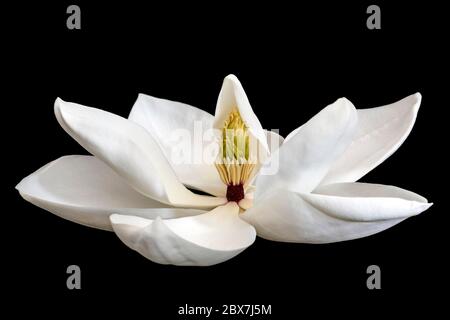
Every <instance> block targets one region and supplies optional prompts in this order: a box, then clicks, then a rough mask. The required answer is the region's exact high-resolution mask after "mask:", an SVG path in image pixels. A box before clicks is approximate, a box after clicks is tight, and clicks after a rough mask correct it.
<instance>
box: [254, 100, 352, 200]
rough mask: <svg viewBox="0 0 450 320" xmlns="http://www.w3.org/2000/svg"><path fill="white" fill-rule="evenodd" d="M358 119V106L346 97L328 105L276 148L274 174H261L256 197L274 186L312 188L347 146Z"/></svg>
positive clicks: (305, 190) (273, 157)
mask: <svg viewBox="0 0 450 320" xmlns="http://www.w3.org/2000/svg"><path fill="white" fill-rule="evenodd" d="M356 123H357V116H356V109H355V107H354V106H353V105H352V103H351V102H350V101H348V100H347V99H345V98H341V99H338V100H337V101H336V102H335V103H333V104H331V105H329V106H327V107H326V108H324V109H323V110H322V111H320V112H319V113H318V114H317V115H315V116H314V117H313V118H311V120H309V121H308V122H307V123H306V124H304V125H303V126H302V127H301V128H300V129H299V130H297V132H296V134H295V136H293V137H291V138H290V139H289V140H288V141H287V142H286V140H285V142H284V143H283V145H282V146H281V148H280V149H279V150H277V151H275V152H274V153H273V154H272V155H271V158H270V162H269V164H273V162H274V161H278V170H276V173H275V174H271V175H260V176H258V179H257V181H256V193H255V199H258V198H259V197H261V195H262V194H263V193H265V192H267V191H268V190H271V189H275V188H282V189H288V190H291V191H296V192H310V191H312V190H314V188H315V187H316V186H317V185H318V184H319V183H320V181H321V180H322V179H323V177H324V176H325V175H326V173H327V172H328V170H329V168H330V166H331V165H332V163H333V161H334V160H335V159H336V158H337V157H338V156H339V155H340V154H341V153H342V152H343V151H344V150H345V148H347V146H348V144H349V143H350V141H351V139H352V136H353V134H354V131H355V128H356Z"/></svg>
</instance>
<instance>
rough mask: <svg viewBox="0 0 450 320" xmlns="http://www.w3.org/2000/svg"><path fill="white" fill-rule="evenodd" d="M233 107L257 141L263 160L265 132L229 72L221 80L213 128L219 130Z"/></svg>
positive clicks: (240, 88) (242, 90)
mask: <svg viewBox="0 0 450 320" xmlns="http://www.w3.org/2000/svg"><path fill="white" fill-rule="evenodd" d="M234 108H236V109H237V110H238V111H239V114H240V116H241V117H242V120H244V122H245V124H246V125H247V126H248V127H249V131H250V133H251V135H252V136H253V137H254V138H256V140H257V141H258V144H259V146H258V147H261V148H262V149H259V148H258V152H259V156H260V157H263V158H262V160H264V159H265V157H266V156H267V153H268V152H269V147H268V146H267V138H266V134H265V132H264V130H263V128H262V126H261V123H260V122H259V120H258V118H257V117H256V115H255V113H254V112H253V109H252V107H251V105H250V102H249V101H248V98H247V95H246V94H245V91H244V88H242V85H241V83H240V82H239V80H238V79H237V78H236V76H235V75H232V74H230V75H228V76H227V77H225V79H224V80H223V85H222V89H221V90H220V94H219V98H218V100H217V106H216V113H215V116H214V128H216V129H219V130H221V129H222V127H223V124H224V122H225V120H226V119H227V118H228V116H229V114H230V113H231V111H233V109H234Z"/></svg>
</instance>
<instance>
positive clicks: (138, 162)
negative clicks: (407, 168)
mask: <svg viewBox="0 0 450 320" xmlns="http://www.w3.org/2000/svg"><path fill="white" fill-rule="evenodd" d="M420 100H421V96H420V94H419V93H417V94H414V95H411V96H409V97H406V98H404V99H402V100H400V101H398V102H396V103H393V104H390V105H386V106H382V107H378V108H372V109H362V110H356V109H355V107H354V106H353V105H352V103H351V102H350V101H349V100H347V99H345V98H341V99H338V100H337V101H336V102H334V103H333V104H331V105H329V106H327V107H325V108H324V109H323V110H322V111H320V112H319V113H318V114H317V115H316V116H314V117H313V118H312V119H311V120H309V121H308V122H307V123H305V124H304V125H303V126H301V127H299V128H297V129H296V130H294V131H293V132H291V133H290V134H289V135H288V136H287V137H286V139H284V141H283V138H282V137H280V136H278V135H277V134H275V133H272V132H268V131H265V130H263V128H262V126H261V124H260V122H259V120H258V118H257V117H256V115H255V114H254V112H253V110H252V108H251V106H250V103H249V101H248V99H247V96H246V94H245V92H244V90H243V88H242V86H241V84H240V82H239V81H238V79H237V78H236V77H235V76H233V75H230V76H227V77H226V78H225V80H224V82H223V86H222V89H221V92H220V94H219V98H218V102H217V106H216V111H215V115H214V116H212V115H210V114H209V113H207V112H205V111H202V110H200V109H197V108H194V107H192V106H189V105H186V104H182V103H179V102H173V101H169V100H163V99H158V98H154V97H151V96H147V95H143V94H140V95H139V97H138V99H137V101H136V103H135V105H134V106H133V109H132V110H131V113H130V116H129V117H128V119H124V118H122V117H119V116H117V115H114V114H111V113H108V112H106V111H102V110H99V109H94V108H89V107H85V106H82V105H79V104H75V103H71V102H65V101H63V100H61V99H59V98H58V99H56V102H55V114H56V118H57V120H58V122H59V123H60V125H61V126H62V127H63V129H64V130H65V131H66V132H67V133H68V134H69V135H70V136H72V138H74V139H75V140H76V141H77V142H78V143H80V145H82V146H83V147H84V148H85V149H86V150H87V151H89V152H90V153H91V154H92V155H93V156H82V155H71V156H65V157H62V158H59V159H57V160H55V161H53V162H51V163H49V164H47V165H45V166H44V167H42V168H41V169H39V170H38V171H36V172H34V173H33V174H31V175H29V176H28V177H26V178H24V179H23V180H22V181H21V182H20V183H19V184H18V185H17V187H16V188H17V190H18V191H19V192H20V194H21V195H22V197H23V198H24V199H25V200H27V201H29V202H31V203H33V204H35V205H37V206H39V207H41V208H43V209H46V210H48V211H50V212H52V213H54V214H56V215H58V216H61V217H63V218H65V219H68V220H71V221H74V222H77V223H80V224H83V225H87V226H90V227H95V228H99V229H105V230H111V231H114V232H115V233H116V234H117V236H118V237H119V238H120V239H121V240H122V241H123V242H124V243H125V244H126V245H127V246H128V247H130V248H132V249H134V250H136V251H137V252H139V253H140V254H142V255H143V256H145V257H146V258H148V259H150V260H152V261H154V262H157V263H162V264H174V265H213V264H217V263H220V262H223V261H225V260H228V259H230V258H232V257H234V256H236V255H237V254H239V253H240V252H242V251H243V250H245V249H246V248H247V247H248V246H250V245H251V244H252V243H253V242H254V241H255V238H256V235H258V236H260V237H262V238H265V239H270V240H274V241H285V242H299V243H330V242H337V241H344V240H350V239H356V238H361V237H365V236H369V235H372V234H374V233H377V232H380V231H382V230H385V229H387V228H389V227H391V226H393V225H395V224H397V223H399V222H400V221H402V220H404V219H406V218H408V217H411V216H413V215H417V214H419V213H421V212H422V211H424V210H426V209H427V208H429V207H430V206H431V203H428V202H427V200H426V199H425V198H423V197H421V196H420V195H417V194H415V193H413V192H410V191H407V190H404V189H400V188H397V187H393V186H385V185H379V184H369V183H358V182H355V181H357V180H359V179H360V178H361V177H363V176H364V175H365V174H366V173H368V172H369V171H370V170H372V169H373V168H375V167H376V166H378V165H379V164H380V163H382V162H383V161H384V160H385V159H386V158H388V157H389V156H390V155H391V154H392V153H393V152H395V151H396V150H397V148H398V147H399V146H400V145H401V144H402V143H403V141H404V140H405V139H406V137H407V136H408V134H409V133H410V132H411V129H412V127H413V124H414V122H415V119H416V115H417V111H418V109H419V105H420ZM279 107H280V106H279ZM196 123H201V124H202V126H204V128H207V129H208V128H209V129H216V135H215V138H214V139H213V140H212V141H213V142H212V143H213V145H215V146H216V147H217V148H216V149H217V150H218V152H217V153H216V158H215V161H212V162H211V161H209V162H207V161H203V159H202V160H201V161H200V162H191V163H186V162H183V163H178V162H177V161H174V160H173V159H172V158H173V157H172V156H171V151H172V148H173V143H171V142H170V141H168V139H167V137H169V136H170V135H171V133H172V132H174V131H176V130H179V129H183V130H185V131H186V130H187V131H188V132H191V131H193V130H194V129H195V124H196ZM217 132H218V134H217ZM269 142H270V143H269ZM274 142H275V143H274ZM202 143H205V142H204V141H203V142H202ZM185 144H189V146H188V147H190V148H192V149H195V148H196V147H198V146H195V145H190V144H193V141H192V140H186V142H185ZM254 146H256V148H254ZM255 150H256V151H255ZM275 162H276V164H277V165H278V167H277V170H275V171H274V172H271V173H270V174H265V175H263V174H261V175H259V176H258V173H260V172H261V170H262V169H261V168H263V167H262V165H263V164H264V165H265V166H268V165H270V164H273V163H275ZM192 190H201V191H203V192H204V193H206V195H205V194H199V193H197V192H193V191H192Z"/></svg>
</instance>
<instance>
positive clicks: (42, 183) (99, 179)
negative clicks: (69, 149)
mask: <svg viewBox="0 0 450 320" xmlns="http://www.w3.org/2000/svg"><path fill="white" fill-rule="evenodd" d="M16 189H17V190H18V191H19V193H20V194H21V196H22V197H23V198H24V199H25V200H27V201H29V202H31V203H32V204H34V205H36V206H38V207H40V208H42V209H45V210H48V211H50V212H52V213H54V214H56V215H58V216H60V217H62V218H64V219H67V220H70V221H73V222H77V223H80V224H82V225H86V226H90V227H94V228H99V229H104V230H112V227H111V223H110V221H109V216H110V215H111V213H112V212H120V213H122V214H133V215H138V216H142V217H146V218H156V215H155V212H154V211H153V209H151V208H159V209H158V211H157V214H158V215H159V216H161V217H163V218H175V217H182V216H186V215H195V214H200V213H203V212H204V211H201V210H193V209H191V210H189V209H184V210H183V209H176V208H162V207H164V206H165V205H164V204H162V203H160V202H157V201H155V200H152V199H150V198H147V197H145V196H143V195H142V194H140V193H138V192H137V191H135V190H134V189H133V188H131V187H130V186H129V185H128V184H127V183H125V182H124V181H123V179H122V178H121V177H119V176H118V175H117V174H116V173H115V172H114V171H113V170H112V169H111V168H109V167H108V166H107V165H106V164H104V163H103V162H102V161H100V160H98V159H96V158H95V157H92V156H79V155H72V156H65V157H61V158H59V159H56V160H54V161H52V162H50V163H48V164H47V165H45V166H44V167H42V168H41V169H39V170H37V171H36V172H34V173H32V174H30V175H29V176H28V177H26V178H24V179H23V180H22V181H21V182H20V183H19V184H18V185H17V186H16Z"/></svg>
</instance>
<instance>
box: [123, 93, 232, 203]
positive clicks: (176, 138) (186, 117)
mask: <svg viewBox="0 0 450 320" xmlns="http://www.w3.org/2000/svg"><path fill="white" fill-rule="evenodd" d="M128 119H129V120H131V121H133V122H135V123H137V124H139V125H141V126H142V127H144V128H145V129H146V130H147V131H148V132H149V133H150V134H151V135H152V136H153V137H154V138H155V140H156V142H157V143H158V145H159V146H160V148H161V150H162V151H163V153H164V155H165V156H166V158H167V160H168V161H169V163H170V165H171V167H172V168H173V170H174V171H175V174H176V175H177V177H178V179H179V180H180V182H182V183H183V184H185V185H188V186H189V187H192V188H194V189H198V190H202V191H204V192H208V193H210V194H214V195H216V196H224V195H225V193H226V187H225V185H224V184H223V183H222V181H221V180H220V177H219V175H218V174H217V170H216V167H215V166H214V161H215V157H214V156H212V155H210V154H209V153H208V150H209V149H211V152H213V151H214V146H213V145H212V144H216V142H215V141H214V135H213V132H212V128H213V121H214V117H213V116H212V115H211V114H209V113H208V112H206V111H203V110H200V109H198V108H195V107H193V106H190V105H187V104H184V103H180V102H175V101H170V100H165V99H159V98H155V97H152V96H148V95H145V94H139V96H138V98H137V100H136V102H135V104H134V106H133V109H132V110H131V112H130V116H129V117H128ZM208 131H210V132H208ZM209 133H210V134H209Z"/></svg>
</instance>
